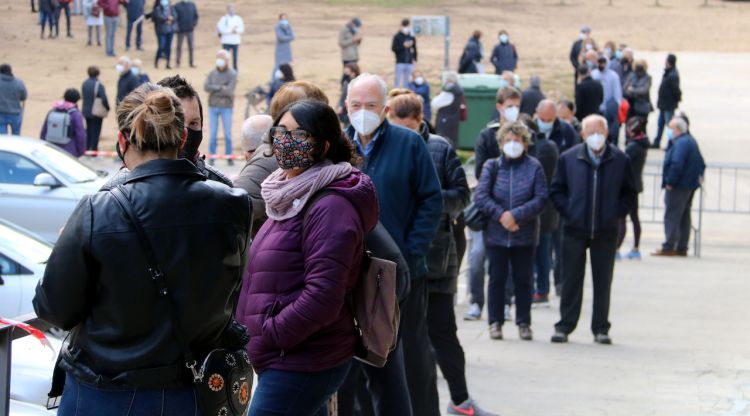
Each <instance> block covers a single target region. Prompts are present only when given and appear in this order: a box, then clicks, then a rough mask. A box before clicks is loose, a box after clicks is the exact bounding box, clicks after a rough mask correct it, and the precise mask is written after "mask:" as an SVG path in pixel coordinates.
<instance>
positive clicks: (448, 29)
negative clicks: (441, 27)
mask: <svg viewBox="0 0 750 416" xmlns="http://www.w3.org/2000/svg"><path fill="white" fill-rule="evenodd" d="M450 53H451V18H450V16H445V62H444V65H443V67H444V69H445V70H446V71H448V70H450V66H451V64H450Z"/></svg>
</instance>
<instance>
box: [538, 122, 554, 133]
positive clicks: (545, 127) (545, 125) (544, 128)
mask: <svg viewBox="0 0 750 416" xmlns="http://www.w3.org/2000/svg"><path fill="white" fill-rule="evenodd" d="M536 125H537V127H539V132H541V133H542V134H547V133H549V132H551V131H552V127H554V125H555V122H554V121H551V122H546V121H542V120H537V121H536Z"/></svg>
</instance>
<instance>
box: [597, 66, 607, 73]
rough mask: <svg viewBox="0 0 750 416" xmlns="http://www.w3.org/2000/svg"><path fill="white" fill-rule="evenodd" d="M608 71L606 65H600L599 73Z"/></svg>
mask: <svg viewBox="0 0 750 416" xmlns="http://www.w3.org/2000/svg"><path fill="white" fill-rule="evenodd" d="M606 69H607V66H606V65H599V71H601V72H604V71H605V70H606Z"/></svg>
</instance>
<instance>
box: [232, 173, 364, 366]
mask: <svg viewBox="0 0 750 416" xmlns="http://www.w3.org/2000/svg"><path fill="white" fill-rule="evenodd" d="M325 189H326V190H327V191H328V192H330V194H327V195H324V196H323V197H321V198H319V199H318V200H317V201H316V202H315V203H314V204H313V205H312V206H307V207H305V209H304V210H302V212H300V213H299V214H297V215H296V216H295V217H292V218H289V219H287V220H283V221H276V220H269V221H266V223H265V224H264V225H263V227H261V229H260V231H259V232H258V235H257V237H256V240H255V241H254V242H253V244H252V247H251V249H250V257H249V261H248V267H247V270H246V272H245V276H244V280H243V284H242V291H241V294H240V300H239V303H238V306H237V314H236V316H237V319H238V321H240V322H241V323H243V324H245V325H246V326H247V328H248V332H249V334H250V343H249V344H248V353H249V355H250V360H251V361H252V363H253V368H254V369H255V370H256V371H257V372H258V373H262V372H263V371H264V370H265V369H268V368H272V369H276V370H285V371H302V372H317V371H323V370H327V369H330V368H334V367H337V366H339V365H342V364H344V363H345V362H348V361H349V360H351V359H352V357H353V356H354V344H355V341H356V334H355V332H354V321H353V317H352V313H351V311H350V310H349V308H347V307H346V306H345V301H346V299H347V297H348V296H349V295H350V294H351V293H352V290H353V288H354V286H355V284H356V283H357V280H358V278H359V274H360V267H361V262H362V254H363V244H364V243H363V241H364V237H365V233H367V232H368V231H370V230H372V229H373V228H374V227H375V225H376V224H377V221H378V201H377V196H376V194H375V187H374V186H373V184H372V181H371V180H370V178H369V177H367V175H364V174H363V173H362V172H360V171H358V170H356V169H354V170H352V173H351V174H350V175H348V176H347V177H345V178H343V179H340V180H337V181H334V182H333V183H331V184H330V185H328V186H327V187H326V188H325Z"/></svg>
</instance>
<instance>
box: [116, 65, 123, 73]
mask: <svg viewBox="0 0 750 416" xmlns="http://www.w3.org/2000/svg"><path fill="white" fill-rule="evenodd" d="M124 70H125V67H124V66H123V65H122V64H117V65H115V71H117V73H118V74H122V71H124Z"/></svg>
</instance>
